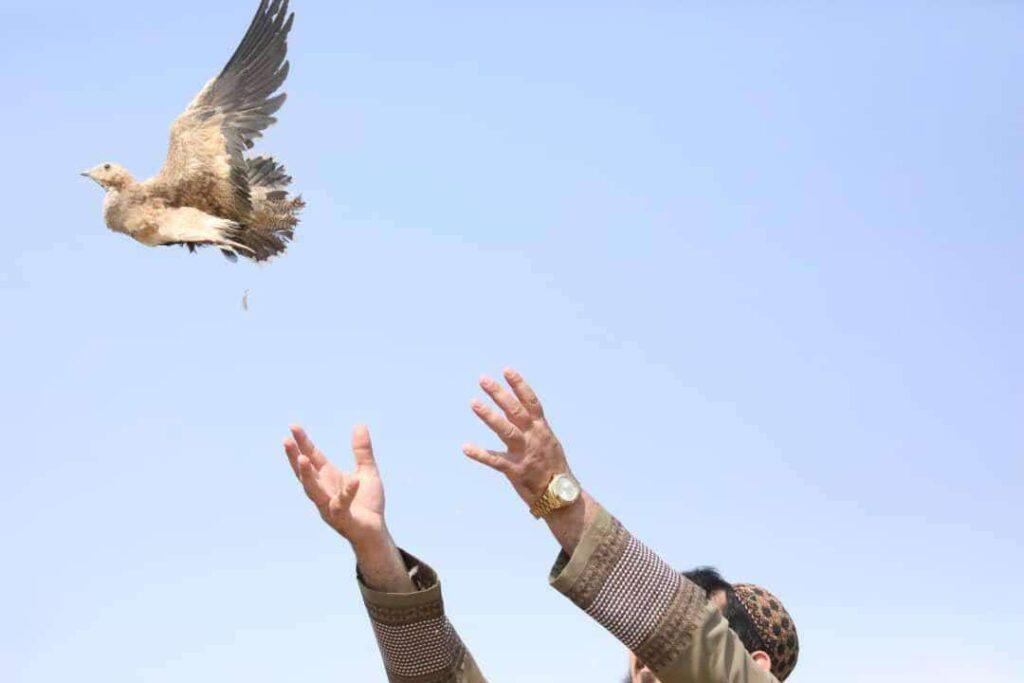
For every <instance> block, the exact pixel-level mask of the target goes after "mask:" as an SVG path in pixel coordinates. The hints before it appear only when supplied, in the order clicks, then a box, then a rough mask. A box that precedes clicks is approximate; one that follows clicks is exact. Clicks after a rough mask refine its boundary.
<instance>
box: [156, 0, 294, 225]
mask: <svg viewBox="0 0 1024 683" xmlns="http://www.w3.org/2000/svg"><path fill="white" fill-rule="evenodd" d="M294 18H295V15H294V14H288V0H273V1H272V2H271V1H270V0H262V2H260V6H259V9H258V10H256V16H255V17H253V20H252V24H251V25H250V26H249V30H248V32H247V33H246V34H245V37H244V38H243V39H242V42H241V43H240V44H239V45H238V49H237V50H235V54H234V55H232V57H231V59H230V60H229V61H228V63H227V65H226V66H225V67H224V70H223V71H221V73H220V75H219V76H217V77H216V78H214V79H213V80H212V81H210V82H209V83H207V84H206V86H205V87H204V88H203V89H202V91H201V92H200V93H199V94H198V95H197V96H196V98H195V99H194V100H193V101H192V103H191V104H190V105H189V107H188V109H186V110H185V112H184V113H183V114H182V115H181V116H179V117H178V118H177V120H175V122H174V124H173V125H172V126H171V143H170V149H169V150H168V152H167V161H166V162H165V163H164V167H163V169H161V171H160V173H159V174H158V175H157V176H156V177H155V178H154V179H153V182H154V183H155V184H156V185H157V186H158V187H160V189H161V191H162V193H163V194H165V196H167V197H168V198H169V199H170V200H171V202H172V203H173V204H176V205H187V206H193V207H195V208H197V209H200V210H202V211H206V212H208V213H211V214H213V215H215V216H221V217H225V218H232V219H237V218H241V217H244V216H245V215H247V214H248V213H249V211H251V209H252V202H251V198H250V194H249V181H248V170H247V166H246V162H245V160H244V158H243V154H244V152H245V151H246V150H247V149H249V148H251V147H252V146H253V143H254V141H255V140H256V138H259V137H261V136H262V132H263V131H264V130H265V129H266V128H268V127H269V126H271V125H272V124H274V123H275V122H276V121H277V119H275V118H274V116H273V115H274V113H275V112H276V111H277V110H278V109H280V108H281V105H282V104H284V101H285V97H286V95H285V94H284V93H281V94H279V95H274V93H275V92H277V90H278V88H280V87H281V85H282V84H283V83H284V80H285V78H287V76H288V62H287V61H285V56H286V54H287V51H288V33H289V31H291V28H292V21H293V19H294Z"/></svg>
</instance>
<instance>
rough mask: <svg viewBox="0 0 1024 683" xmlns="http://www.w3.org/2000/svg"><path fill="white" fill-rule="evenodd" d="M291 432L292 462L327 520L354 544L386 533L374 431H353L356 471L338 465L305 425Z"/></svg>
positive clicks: (289, 452) (288, 446)
mask: <svg viewBox="0 0 1024 683" xmlns="http://www.w3.org/2000/svg"><path fill="white" fill-rule="evenodd" d="M291 432H292V437H291V438H288V439H285V442H284V450H285V453H286V454H287V456H288V462H289V463H291V466H292V470H294V472H295V476H296V477H298V479H299V481H300V482H302V487H303V488H304V489H305V490H306V495H307V496H309V499H310V500H312V501H313V504H314V505H316V508H317V510H318V511H319V512H320V516H321V517H322V518H323V520H324V521H325V522H327V524H329V525H330V526H331V527H332V528H333V529H335V530H336V531H337V532H338V533H339V534H341V535H342V536H344V537H345V538H346V539H348V541H349V542H350V543H352V544H354V545H359V544H360V543H363V542H364V541H367V540H370V539H374V538H377V537H379V536H380V535H381V534H382V533H386V531H385V530H386V527H385V524H384V485H383V483H382V482H381V479H380V471H379V470H378V469H377V462H376V460H374V457H373V444H372V443H371V442H370V431H369V430H368V429H367V428H366V427H365V426H359V427H356V428H355V430H354V431H353V433H352V453H353V455H354V456H355V470H353V471H352V472H343V471H342V470H339V469H338V468H337V467H335V466H334V464H333V463H331V461H330V460H328V459H327V456H326V455H324V453H323V451H321V450H320V449H319V448H317V447H316V444H314V443H313V441H312V439H310V438H309V436H308V435H307V434H306V431H305V430H304V429H303V428H302V427H299V426H293V427H292V428H291Z"/></svg>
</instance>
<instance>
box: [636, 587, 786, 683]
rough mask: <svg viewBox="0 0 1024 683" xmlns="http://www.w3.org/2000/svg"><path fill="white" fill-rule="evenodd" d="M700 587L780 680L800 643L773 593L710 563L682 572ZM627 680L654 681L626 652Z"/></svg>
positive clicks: (758, 660)
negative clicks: (730, 579) (734, 581)
mask: <svg viewBox="0 0 1024 683" xmlns="http://www.w3.org/2000/svg"><path fill="white" fill-rule="evenodd" d="M683 575H684V576H685V577H686V578H688V579H689V580H690V581H693V582H694V583H695V584H697V585H698V586H700V587H701V588H703V589H704V592H705V593H707V596H708V602H710V603H711V604H713V605H714V606H715V607H716V608H717V609H718V611H720V612H721V613H722V616H723V617H725V619H726V620H727V621H728V622H729V628H731V629H732V631H733V632H734V633H735V634H736V636H737V637H738V638H739V639H740V642H742V643H743V646H744V647H745V648H746V650H747V652H749V653H750V656H751V657H752V658H753V660H754V661H755V662H756V663H757V664H758V665H759V666H761V667H763V668H764V669H765V670H766V671H771V672H772V675H774V676H775V677H776V678H777V679H779V680H780V681H783V680H785V679H786V677H787V676H789V674H790V673H791V672H792V671H793V667H795V666H796V659H797V655H798V654H799V652H800V643H799V641H798V640H797V635H796V625H795V624H794V623H793V619H792V617H790V616H789V613H788V612H786V608H785V607H783V606H782V602H780V601H779V599H778V598H776V597H775V596H774V595H772V594H771V593H769V592H768V591H766V590H765V589H763V588H761V587H760V586H754V585H751V584H744V583H739V584H735V585H733V584H730V583H729V582H728V581H726V580H725V579H723V578H722V577H721V575H719V573H718V572H717V571H715V570H714V569H712V568H710V567H699V568H697V569H694V570H692V571H688V572H684V574H683ZM626 680H627V683H657V681H658V679H657V678H656V677H655V676H654V673H653V672H651V671H650V669H648V668H647V667H645V666H644V665H643V663H642V662H640V661H639V660H638V659H637V658H636V656H634V655H630V660H629V677H628V678H627V679H626Z"/></svg>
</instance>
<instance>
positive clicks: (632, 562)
mask: <svg viewBox="0 0 1024 683" xmlns="http://www.w3.org/2000/svg"><path fill="white" fill-rule="evenodd" d="M505 379H506V380H507V382H508V384H509V386H510V387H511V389H512V393H510V392H508V391H507V390H505V389H504V387H502V385H501V384H499V383H498V382H496V381H494V380H492V379H490V378H486V377H485V378H484V379H483V380H482V381H481V383H480V386H481V388H483V390H484V391H485V392H487V394H488V395H489V396H490V398H491V399H492V400H493V401H494V403H495V404H497V406H498V407H499V408H500V409H501V413H498V412H497V411H494V410H491V409H490V408H489V407H488V406H487V405H485V404H484V403H483V402H482V401H474V402H473V411H474V412H475V413H476V414H477V416H478V417H479V418H480V419H481V420H483V422H484V423H486V424H487V426H488V427H490V428H491V429H492V430H493V431H494V432H495V434H497V435H498V437H499V438H500V439H501V440H502V441H503V442H504V444H505V446H506V450H505V451H503V452H496V451H488V450H485V449H482V448H480V447H478V446H474V445H467V446H465V447H464V452H465V454H466V455H467V456H468V457H470V458H471V459H473V460H476V461H477V462H480V463H482V464H485V465H487V466H488V467H491V468H493V469H495V470H497V471H498V472H501V473H502V474H504V475H505V476H506V477H507V478H508V480H509V482H510V483H511V484H512V486H513V488H514V489H515V491H516V493H518V494H519V496H520V498H522V499H523V501H524V502H526V504H527V505H528V506H529V505H530V504H531V503H532V502H533V501H535V500H537V498H538V497H539V496H541V495H542V494H543V492H544V491H545V489H546V488H547V486H548V483H549V482H550V481H551V478H552V477H553V476H554V475H556V474H559V473H571V469H570V468H569V464H568V461H567V459H566V456H565V451H564V450H563V448H562V445H561V444H560V443H559V441H558V439H557V438H556V437H555V435H554V432H553V431H552V430H551V427H550V425H549V424H548V422H547V420H546V419H545V417H544V410H543V408H542V406H541V403H540V400H539V399H538V398H537V395H536V394H535V393H534V392H533V390H532V389H531V388H530V386H529V385H528V384H527V383H526V382H525V381H524V380H523V378H522V377H521V376H520V375H519V374H518V373H516V372H514V371H512V370H506V372H505ZM545 522H547V525H548V528H549V529H550V530H551V533H552V535H553V536H554V537H555V539H556V540H557V541H558V543H559V545H560V546H561V548H562V552H561V553H560V554H559V557H558V559H557V560H556V562H555V566H554V568H553V569H552V572H551V577H550V581H551V584H552V586H554V587H555V588H556V589H557V590H559V591H560V592H561V593H562V594H564V595H565V596H566V597H568V598H569V599H570V600H572V601H573V602H574V603H575V604H576V605H577V606H578V607H580V608H581V609H583V610H584V611H585V612H586V613H587V614H589V615H590V616H591V617H593V618H594V619H595V620H596V621H598V622H599V623H600V624H601V625H602V626H604V627H605V628H606V629H607V630H608V631H609V632H611V633H612V635H614V636H615V637H616V638H618V639H619V640H620V641H621V642H622V643H623V644H625V645H626V647H628V648H629V649H630V650H631V651H632V652H633V654H634V655H635V656H636V658H637V659H638V660H639V661H640V662H642V663H643V664H642V665H641V666H646V667H647V668H648V669H650V671H652V672H653V673H654V675H655V676H657V679H658V680H659V681H660V682H661V683H696V682H698V681H700V682H707V681H714V682H719V681H721V682H722V683H725V682H729V683H770V682H772V681H774V680H775V679H774V678H773V677H772V676H771V674H769V673H768V672H767V671H765V670H764V669H763V668H762V667H760V666H758V664H757V663H756V662H755V661H754V660H753V659H752V658H751V656H750V655H749V654H748V653H747V652H746V650H745V649H744V647H743V644H742V643H741V642H740V640H739V638H738V637H737V636H736V634H735V633H733V632H732V631H731V630H730V629H729V626H728V623H727V622H726V621H725V620H724V619H723V618H722V617H721V615H720V614H719V613H718V611H717V610H716V609H715V608H714V607H712V606H711V605H710V604H709V603H708V601H707V596H706V595H705V593H704V591H703V590H702V589H701V588H700V587H699V586H697V585H696V584H694V583H692V582H691V581H689V580H688V579H687V578H686V577H684V576H683V575H682V574H680V573H678V572H676V571H674V570H672V569H671V568H670V567H669V566H668V565H667V564H666V563H665V562H664V561H663V560H662V559H661V558H660V557H658V555H657V554H656V553H654V552H653V551H652V550H651V549H650V548H648V547H647V546H645V545H644V544H643V543H641V542H640V541H639V540H637V539H636V538H634V537H633V536H632V535H631V534H630V533H629V532H628V531H626V529H625V528H624V527H623V526H622V524H620V523H619V522H618V520H616V519H615V518H614V517H612V516H611V515H610V514H608V512H606V511H605V510H604V509H603V508H602V507H601V506H600V504H599V503H598V502H597V501H596V500H595V499H594V498H593V497H592V496H590V495H589V494H588V493H586V492H584V493H582V494H581V495H580V498H579V499H578V500H577V501H576V502H575V503H574V504H572V505H571V506H569V507H566V508H563V509H561V510H556V511H554V512H553V513H551V514H549V515H548V516H547V517H546V518H545Z"/></svg>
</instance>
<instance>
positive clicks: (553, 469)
mask: <svg viewBox="0 0 1024 683" xmlns="http://www.w3.org/2000/svg"><path fill="white" fill-rule="evenodd" d="M505 381H507V382H508V385H509V386H510V387H511V388H512V393H511V394H510V393H509V392H508V391H506V390H505V388H504V387H503V386H502V385H501V384H499V383H498V382H496V381H494V380H493V379H491V378H490V377H484V378H483V379H481V380H480V387H481V388H482V389H483V390H484V391H485V392H487V395H488V396H490V397H491V400H493V401H494V403H495V404H497V406H498V407H499V408H501V411H502V413H503V414H504V415H501V414H498V413H497V412H495V411H493V410H491V409H490V408H489V407H487V405H486V404H484V402H483V401H480V400H476V401H473V412H474V413H476V415H477V417H479V418H480V419H481V420H483V422H484V423H485V424H486V425H487V426H488V427H490V428H491V430H492V431H493V432H494V433H495V434H497V435H498V438H499V439H501V440H502V442H503V443H504V444H505V447H506V449H507V450H505V451H489V450H486V449H484V448H481V447H480V446H474V445H472V444H467V445H465V446H463V448H462V451H463V453H465V454H466V455H467V456H469V457H470V458H472V459H473V460H476V461H477V462H479V463H483V464H484V465H487V466H488V467H490V468H492V469H495V470H497V471H498V472H501V473H502V474H504V475H505V476H506V477H508V480H509V481H510V482H511V483H512V487H513V488H515V490H516V493H518V494H519V497H520V498H522V499H523V500H524V501H526V504H527V505H532V504H533V502H534V501H536V500H537V498H538V497H539V496H540V495H541V494H543V493H544V491H545V490H546V489H547V487H548V484H549V483H550V482H551V478H552V477H553V476H554V475H556V474H562V473H566V474H572V471H571V470H570V469H569V463H568V461H567V460H566V457H565V450H564V449H563V448H562V444H561V443H560V442H559V441H558V438H557V437H556V436H555V433H554V432H553V431H551V425H549V424H548V421H547V419H546V418H545V417H544V408H543V407H541V404H540V399H538V398H537V394H536V393H534V391H533V389H531V388H530V385H529V384H527V383H526V380H524V379H523V377H522V375H520V374H519V373H518V372H516V371H515V370H505ZM599 509H600V506H599V505H598V503H597V501H595V500H594V499H593V498H592V497H591V496H590V494H588V493H587V491H586V490H584V491H583V493H582V494H581V495H580V497H579V502H578V503H577V504H574V505H571V506H569V507H567V508H563V509H561V510H555V511H554V512H552V513H551V514H549V515H547V516H546V517H545V518H544V521H545V522H547V525H548V528H549V529H551V533H552V534H554V536H555V538H556V539H557V540H558V542H559V543H560V544H561V546H562V549H563V550H565V551H566V552H567V553H570V554H572V552H573V551H574V550H575V548H576V545H577V544H578V543H579V541H580V538H582V535H583V531H584V529H586V528H587V526H588V525H589V524H590V523H591V522H592V521H593V520H594V519H595V517H596V515H597V512H598V510H599Z"/></svg>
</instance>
